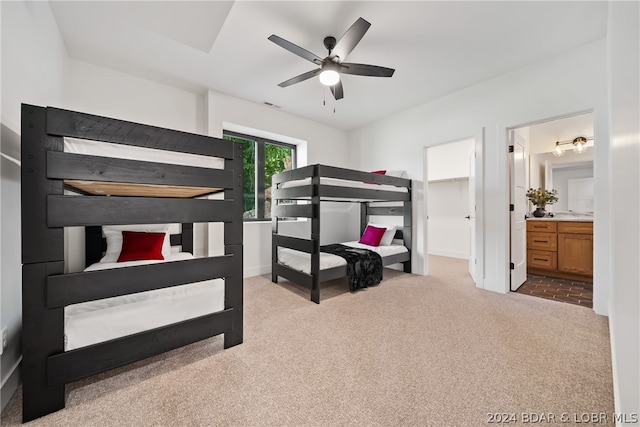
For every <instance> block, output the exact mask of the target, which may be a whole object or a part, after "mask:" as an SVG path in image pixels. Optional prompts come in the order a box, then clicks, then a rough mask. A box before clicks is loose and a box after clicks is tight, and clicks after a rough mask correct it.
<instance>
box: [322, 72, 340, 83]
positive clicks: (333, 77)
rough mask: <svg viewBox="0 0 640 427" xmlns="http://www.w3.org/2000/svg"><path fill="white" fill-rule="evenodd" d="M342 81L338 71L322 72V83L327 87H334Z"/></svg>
mask: <svg viewBox="0 0 640 427" xmlns="http://www.w3.org/2000/svg"><path fill="white" fill-rule="evenodd" d="M339 81H340V74H339V73H338V72H337V71H336V70H322V72H321V73H320V83H322V84H323V85H325V86H333V85H335V84H337V83H338V82H339Z"/></svg>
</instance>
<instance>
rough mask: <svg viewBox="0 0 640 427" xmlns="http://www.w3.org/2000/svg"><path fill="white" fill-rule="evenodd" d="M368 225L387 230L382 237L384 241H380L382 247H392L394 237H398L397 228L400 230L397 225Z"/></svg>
mask: <svg viewBox="0 0 640 427" xmlns="http://www.w3.org/2000/svg"><path fill="white" fill-rule="evenodd" d="M368 225H371V226H373V227H378V228H386V231H385V232H384V234H383V235H382V239H380V246H390V245H391V241H392V240H393V236H395V235H396V228H398V227H397V226H395V225H387V224H375V223H372V222H370V223H369V224H368Z"/></svg>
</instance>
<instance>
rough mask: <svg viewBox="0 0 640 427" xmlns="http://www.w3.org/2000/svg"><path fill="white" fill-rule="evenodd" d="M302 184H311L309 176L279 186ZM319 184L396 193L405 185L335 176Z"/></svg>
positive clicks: (321, 180) (324, 179)
mask: <svg viewBox="0 0 640 427" xmlns="http://www.w3.org/2000/svg"><path fill="white" fill-rule="evenodd" d="M303 185H311V178H305V179H299V180H295V181H286V182H283V183H282V184H281V185H280V188H291V187H301V186H303ZM320 185H331V186H335V187H350V188H366V189H369V190H382V191H396V192H398V193H406V192H407V191H408V188H407V187H396V186H394V185H385V184H369V183H366V182H359V181H348V180H345V179H336V178H320Z"/></svg>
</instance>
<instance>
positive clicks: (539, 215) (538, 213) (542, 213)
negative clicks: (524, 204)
mask: <svg viewBox="0 0 640 427" xmlns="http://www.w3.org/2000/svg"><path fill="white" fill-rule="evenodd" d="M546 215H547V211H545V210H544V208H536V210H535V211H533V216H535V217H536V218H542V217H544V216H546Z"/></svg>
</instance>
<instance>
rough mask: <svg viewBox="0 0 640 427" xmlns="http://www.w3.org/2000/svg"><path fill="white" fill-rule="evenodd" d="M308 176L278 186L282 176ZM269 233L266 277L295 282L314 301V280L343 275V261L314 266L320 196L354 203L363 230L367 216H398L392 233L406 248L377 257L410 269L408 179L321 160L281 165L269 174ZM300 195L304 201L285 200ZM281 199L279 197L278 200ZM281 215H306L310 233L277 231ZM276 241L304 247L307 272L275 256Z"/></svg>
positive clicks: (316, 284) (283, 179)
mask: <svg viewBox="0 0 640 427" xmlns="http://www.w3.org/2000/svg"><path fill="white" fill-rule="evenodd" d="M322 178H335V179H341V180H346V181H354V182H358V183H362V182H367V183H374V184H384V185H393V186H396V187H405V188H407V192H398V191H388V190H379V189H372V188H357V187H343V186H335V185H325V184H321V179H322ZM304 179H310V183H309V184H305V185H300V186H295V187H289V188H281V186H282V184H283V183H285V182H288V181H297V180H304ZM271 198H272V202H271V203H272V210H271V217H272V219H271V224H272V238H271V256H272V263H271V281H272V282H273V283H278V276H281V277H284V278H286V279H288V280H290V281H292V282H295V283H298V284H300V285H302V286H304V287H306V288H308V289H310V291H311V301H313V302H315V303H316V304H320V283H322V282H326V281H329V280H333V279H337V278H340V277H345V276H346V275H347V267H346V265H343V266H339V267H333V268H329V269H324V270H321V269H320V222H321V221H320V203H321V202H322V201H332V202H348V203H360V234H361V235H362V233H363V232H364V229H365V227H366V226H367V223H368V221H369V217H370V216H378V215H385V216H402V217H403V227H402V230H397V231H396V235H395V237H394V238H395V239H402V240H403V243H404V246H405V247H406V248H407V250H408V252H405V253H401V254H396V255H392V256H388V257H383V258H382V263H383V265H391V264H397V263H402V264H403V270H404V271H405V272H407V273H410V272H411V180H410V179H405V178H398V177H393V176H387V175H380V174H375V173H370V172H362V171H357V170H351V169H344V168H338V167H334V166H326V165H310V166H305V167H302V168H299V169H293V170H290V171H284V172H281V173H279V174H276V175H274V176H273V177H272V195H271ZM300 200H304V201H307V203H306V204H291V203H292V202H293V203H296V202H295V201H300ZM392 201H393V202H402V205H401V206H375V203H376V202H392ZM282 202H285V203H284V204H283V203H282ZM281 218H309V219H310V220H311V238H310V239H302V238H298V237H290V236H284V235H280V234H278V221H279V220H280V219H281ZM278 247H283V248H289V249H294V250H297V251H301V252H305V253H308V254H310V256H311V268H310V271H311V274H307V273H304V272H301V271H298V270H295V269H293V268H290V267H288V266H286V265H284V264H280V263H279V262H278Z"/></svg>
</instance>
